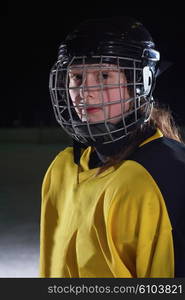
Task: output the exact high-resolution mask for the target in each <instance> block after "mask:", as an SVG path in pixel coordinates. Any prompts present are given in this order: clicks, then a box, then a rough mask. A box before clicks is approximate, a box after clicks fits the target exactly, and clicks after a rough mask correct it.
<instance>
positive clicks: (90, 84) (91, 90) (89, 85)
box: [80, 72, 98, 101]
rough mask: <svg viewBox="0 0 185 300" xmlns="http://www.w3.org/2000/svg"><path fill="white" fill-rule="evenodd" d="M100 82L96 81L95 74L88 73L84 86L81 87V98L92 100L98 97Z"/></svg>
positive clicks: (85, 75)
mask: <svg viewBox="0 0 185 300" xmlns="http://www.w3.org/2000/svg"><path fill="white" fill-rule="evenodd" d="M97 85H98V82H97V80H96V76H95V74H93V72H86V73H85V74H84V78H83V81H82V84H81V86H80V96H81V97H82V98H83V99H85V100H86V101H87V100H88V99H92V98H94V97H95V96H96V95H97V92H98V91H97V90H98V87H97Z"/></svg>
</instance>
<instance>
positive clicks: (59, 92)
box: [49, 55, 154, 145]
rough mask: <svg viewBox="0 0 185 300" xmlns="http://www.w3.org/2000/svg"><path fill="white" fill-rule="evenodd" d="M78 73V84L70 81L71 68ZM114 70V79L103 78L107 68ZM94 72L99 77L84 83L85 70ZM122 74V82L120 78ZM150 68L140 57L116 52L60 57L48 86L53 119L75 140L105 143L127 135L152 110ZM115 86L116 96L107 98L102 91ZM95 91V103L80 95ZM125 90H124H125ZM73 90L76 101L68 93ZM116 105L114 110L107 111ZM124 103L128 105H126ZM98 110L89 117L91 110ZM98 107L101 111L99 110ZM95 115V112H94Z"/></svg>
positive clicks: (87, 142) (142, 121)
mask: <svg viewBox="0 0 185 300" xmlns="http://www.w3.org/2000/svg"><path fill="white" fill-rule="evenodd" d="M71 71H72V72H74V73H75V76H76V74H78V76H79V74H80V83H79V84H78V85H71V84H70V72H71ZM109 71H110V72H116V74H117V75H116V80H114V81H113V82H107V81H105V80H104V76H105V75H104V74H105V73H106V72H109ZM88 72H95V73H96V78H98V80H97V81H96V82H95V83H94V82H93V85H89V84H88V83H87V80H86V78H87V73H88ZM123 74H124V76H125V78H126V80H125V81H124V82H123V80H121V78H123V77H122V76H123ZM153 77H154V76H153V72H152V71H151V69H150V68H149V67H148V66H147V65H146V66H143V61H142V59H141V60H139V59H133V58H127V57H118V56H110V55H109V56H103V55H99V56H91V57H87V56H73V57H72V58H71V59H70V60H68V61H67V62H66V61H65V60H62V58H61V59H59V60H58V61H57V63H56V64H55V65H54V67H53V68H52V70H51V73H50V81H49V89H50V94H51V99H52V104H53V109H54V113H55V117H56V120H57V121H58V123H59V124H60V125H61V126H62V128H63V129H64V130H65V131H66V132H67V133H68V134H69V135H70V136H71V137H72V138H73V139H75V140H77V141H80V142H82V143H84V144H91V145H93V144H96V143H102V144H107V143H111V142H114V141H116V140H119V139H121V138H123V137H125V136H127V135H128V134H129V133H130V132H132V131H133V129H134V128H136V127H137V126H139V125H140V124H142V123H144V122H146V121H147V120H148V119H149V117H150V114H151V110H152V86H153V80H154V78H153ZM111 89H116V91H117V98H116V99H115V98H114V99H111V98H110V99H109V100H107V99H106V97H105V91H109V90H111ZM87 90H88V91H91V92H93V91H96V95H98V99H96V101H95V103H92V102H90V101H87V99H86V97H85V96H82V95H83V94H84V93H85V92H86V91H87ZM125 91H127V93H126V92H125ZM72 93H76V94H77V95H78V99H80V100H79V101H76V102H75V101H74V99H72V97H71V95H72ZM115 105H117V107H118V108H119V109H118V112H117V114H112V115H111V114H110V113H109V112H110V109H111V107H113V106H115ZM125 107H127V109H125ZM91 109H94V110H96V109H97V111H98V112H99V116H100V115H101V117H97V118H96V112H94V119H92V118H91V113H90V110H91ZM100 111H101V113H100ZM97 115H98V114H97Z"/></svg>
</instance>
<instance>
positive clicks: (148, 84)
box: [143, 66, 153, 95]
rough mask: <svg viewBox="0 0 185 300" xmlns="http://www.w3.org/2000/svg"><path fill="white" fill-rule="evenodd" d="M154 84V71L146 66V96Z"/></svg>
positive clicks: (144, 76) (144, 80) (144, 84)
mask: <svg viewBox="0 0 185 300" xmlns="http://www.w3.org/2000/svg"><path fill="white" fill-rule="evenodd" d="M152 84H153V75H152V71H151V69H150V68H149V66H145V67H144V68H143V87H144V94H145V95H149V94H150V91H151V89H152Z"/></svg>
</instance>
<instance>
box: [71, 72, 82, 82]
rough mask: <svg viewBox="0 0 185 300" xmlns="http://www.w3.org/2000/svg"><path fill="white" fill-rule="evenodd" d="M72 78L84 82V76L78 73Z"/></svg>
mask: <svg viewBox="0 0 185 300" xmlns="http://www.w3.org/2000/svg"><path fill="white" fill-rule="evenodd" d="M72 77H73V79H74V80H76V81H82V74H80V73H79V74H78V73H77V74H73V76H72Z"/></svg>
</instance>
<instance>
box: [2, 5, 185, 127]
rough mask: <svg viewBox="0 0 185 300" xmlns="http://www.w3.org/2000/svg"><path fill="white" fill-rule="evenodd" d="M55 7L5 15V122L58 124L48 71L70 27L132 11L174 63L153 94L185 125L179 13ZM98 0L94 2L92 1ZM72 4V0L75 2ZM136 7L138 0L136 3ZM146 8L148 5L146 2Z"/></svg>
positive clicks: (183, 33) (184, 35)
mask: <svg viewBox="0 0 185 300" xmlns="http://www.w3.org/2000/svg"><path fill="white" fill-rule="evenodd" d="M91 5H92V3H89V8H88V5H87V6H86V7H83V11H82V10H80V8H79V7H80V4H79V7H78V10H77V11H76V7H73V10H72V12H71V14H69V12H70V11H69V8H67V7H66V9H64V8H63V9H61V8H58V7H55V9H53V7H52V9H51V13H50V14H49V13H47V15H46V14H44V13H43V11H42V12H37V13H35V12H29V13H19V14H16V15H15V14H11V15H9V14H8V15H5V16H1V18H0V28H1V77H2V78H1V99H0V101H1V118H0V126H1V127H37V126H55V125H56V122H55V120H54V116H53V111H52V106H51V101H50V97H49V91H48V78H49V71H50V68H51V66H52V65H53V63H54V62H55V59H56V56H57V51H58V47H59V45H60V42H61V41H63V39H64V38H65V36H66V35H67V34H68V32H69V31H71V30H73V29H74V28H75V27H76V25H78V24H79V22H81V21H83V20H85V19H87V18H95V17H106V16H111V15H114V16H116V15H117V16H118V15H119V16H121V15H123V16H124V15H129V16H134V17H136V18H137V19H138V20H139V21H141V22H142V23H143V24H144V25H145V26H146V28H147V29H148V30H149V31H150V33H151V34H152V36H153V39H154V41H155V42H156V46H157V48H158V49H159V51H160V53H161V58H162V59H163V60H167V61H170V62H171V63H172V65H171V67H170V68H169V69H168V70H167V71H166V72H165V73H163V74H162V75H161V76H160V77H159V78H158V80H157V85H156V90H155V93H154V96H155V97H156V98H157V99H158V100H160V101H161V102H162V103H165V104H167V105H168V106H169V107H170V108H171V110H172V111H173V114H174V117H175V120H176V122H177V123H178V124H179V125H184V124H185V97H184V94H185V75H184V67H185V63H184V55H185V21H184V17H183V15H180V8H179V12H174V14H170V15H167V14H166V15H165V14H164V13H165V12H166V11H165V10H164V12H163V11H161V8H160V9H158V10H156V12H154V11H151V9H150V7H149V5H150V4H148V10H145V11H143V10H142V9H141V8H140V10H137V9H136V8H135V10H133V9H130V10H127V11H126V12H125V11H124V10H123V9H122V12H123V13H120V11H121V10H120V9H119V7H116V8H115V7H114V9H113V10H111V7H109V10H108V11H106V10H103V9H101V12H100V10H99V9H98V8H97V9H95V7H94V10H93V11H92V10H91ZM93 5H94V4H93ZM72 6H73V4H72V3H71V7H72ZM133 6H134V4H133ZM145 8H146V7H145Z"/></svg>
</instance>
